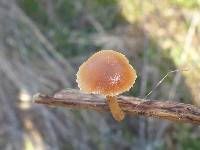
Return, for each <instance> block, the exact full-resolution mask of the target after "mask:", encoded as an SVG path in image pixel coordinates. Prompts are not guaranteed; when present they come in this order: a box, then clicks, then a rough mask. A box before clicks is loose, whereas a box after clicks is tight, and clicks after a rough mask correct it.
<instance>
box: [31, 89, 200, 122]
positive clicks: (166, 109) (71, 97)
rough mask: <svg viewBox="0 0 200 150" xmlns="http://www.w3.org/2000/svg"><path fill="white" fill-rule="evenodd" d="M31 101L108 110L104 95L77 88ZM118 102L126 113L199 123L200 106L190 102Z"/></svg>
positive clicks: (130, 99)
mask: <svg viewBox="0 0 200 150" xmlns="http://www.w3.org/2000/svg"><path fill="white" fill-rule="evenodd" d="M33 101H34V102H35V103H39V104H45V105H49V106H55V107H58V106H61V107H66V108H74V109H90V110H96V111H109V107H108V104H107V102H106V100H105V97H102V96H99V95H94V94H83V93H81V92H80V91H79V90H74V89H68V90H63V91H61V92H59V93H57V94H56V95H55V96H45V95H41V94H37V95H35V96H34V97H33ZM118 102H119V105H120V107H121V108H122V110H124V111H125V112H126V113H127V114H133V115H143V116H146V117H155V118H160V119H167V120H171V121H179V122H188V123H193V124H198V125H200V108H198V107H196V106H194V105H191V104H184V103H176V102H172V101H156V100H151V101H150V100H144V99H140V98H137V97H127V96H119V97H118Z"/></svg>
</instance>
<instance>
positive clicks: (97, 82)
mask: <svg viewBox="0 0 200 150" xmlns="http://www.w3.org/2000/svg"><path fill="white" fill-rule="evenodd" d="M136 78H137V75H136V71H135V70H134V69H133V67H132V66H131V65H130V64H129V61H128V59H127V58H126V57H125V55H123V54H121V53H119V52H116V51H113V50H101V51H99V52H97V53H95V54H93V55H92V56H91V57H90V58H89V59H88V60H87V61H85V62H84V63H83V64H82V65H81V66H80V67H79V71H78V73H77V80H76V82H77V83H78V87H79V88H80V90H81V91H83V92H85V93H94V94H103V95H105V96H115V95H118V94H120V93H123V92H125V91H128V90H129V89H130V88H131V87H132V86H133V84H134V83H135V80H136Z"/></svg>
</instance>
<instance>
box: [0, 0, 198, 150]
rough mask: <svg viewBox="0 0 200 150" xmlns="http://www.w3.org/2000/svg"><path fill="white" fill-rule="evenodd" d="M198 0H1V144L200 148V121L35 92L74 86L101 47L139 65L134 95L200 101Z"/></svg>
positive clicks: (29, 148) (83, 149) (63, 148)
mask: <svg viewBox="0 0 200 150" xmlns="http://www.w3.org/2000/svg"><path fill="white" fill-rule="evenodd" d="M199 45H200V1H199V0H162V1H160V0H151V1H149V0H143V1H140V0H0V149H1V150H67V149H69V150H73V149H75V150H93V149H100V150H107V149H109V150H112V149H113V150H115V149H120V150H121V149H124V150H129V149H132V150H199V149H200V127H198V126H195V125H191V124H181V123H175V122H169V121H164V120H159V119H153V118H143V117H137V116H135V117H130V116H129V117H126V119H125V120H124V121H123V122H122V123H117V122H116V121H115V120H113V118H112V116H111V114H110V113H99V112H95V111H86V110H66V109H63V108H48V107H46V106H41V105H37V104H32V103H31V97H32V95H33V94H35V93H38V92H40V93H43V94H53V93H55V92H57V91H59V90H61V89H64V88H76V89H77V84H76V82H75V78H76V76H75V74H76V72H77V70H78V67H79V65H80V64H81V63H82V62H83V61H85V60H86V59H87V58H88V57H89V56H90V55H91V54H93V53H95V52H96V51H98V50H101V49H115V50H118V51H119V52H121V53H124V54H125V55H126V56H127V57H128V58H129V60H130V63H131V64H133V65H134V67H135V68H136V70H137V73H138V78H137V81H136V84H135V86H134V87H133V88H132V89H131V90H130V91H129V92H127V93H126V95H131V96H137V97H141V98H144V97H145V95H146V94H147V93H148V92H149V91H150V90H151V89H152V88H153V87H155V85H156V84H157V83H158V82H159V80H161V79H162V78H163V77H164V76H165V75H166V74H167V73H168V72H170V71H171V70H175V69H188V71H182V72H175V73H171V74H169V76H168V77H167V78H166V79H165V80H164V81H163V83H162V84H161V85H160V86H159V87H158V88H157V89H156V90H155V91H154V92H153V93H152V94H151V95H150V96H149V98H150V99H157V100H163V99H164V100H171V101H177V102H184V103H192V104H194V105H197V106H200V47H199Z"/></svg>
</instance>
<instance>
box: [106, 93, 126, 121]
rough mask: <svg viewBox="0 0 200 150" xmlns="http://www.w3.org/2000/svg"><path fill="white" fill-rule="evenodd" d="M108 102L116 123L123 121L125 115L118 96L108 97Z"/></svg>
mask: <svg viewBox="0 0 200 150" xmlns="http://www.w3.org/2000/svg"><path fill="white" fill-rule="evenodd" d="M106 98H107V102H108V105H109V108H110V111H111V113H112V116H113V118H114V119H115V120H116V121H122V120H123V119H124V117H125V113H124V112H123V111H122V109H121V108H120V106H119V103H118V102H117V97H116V96H106Z"/></svg>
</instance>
